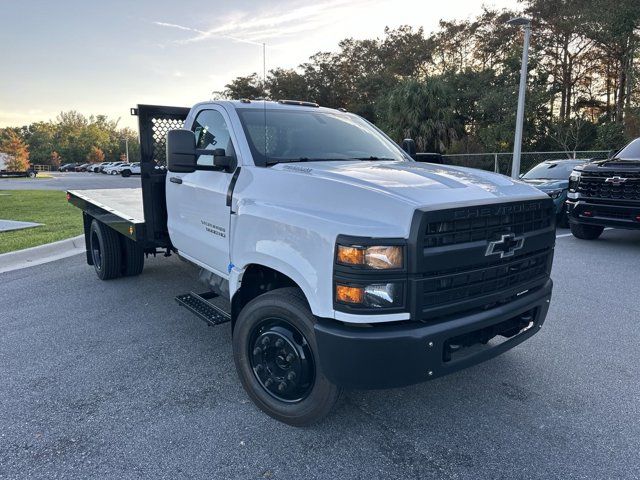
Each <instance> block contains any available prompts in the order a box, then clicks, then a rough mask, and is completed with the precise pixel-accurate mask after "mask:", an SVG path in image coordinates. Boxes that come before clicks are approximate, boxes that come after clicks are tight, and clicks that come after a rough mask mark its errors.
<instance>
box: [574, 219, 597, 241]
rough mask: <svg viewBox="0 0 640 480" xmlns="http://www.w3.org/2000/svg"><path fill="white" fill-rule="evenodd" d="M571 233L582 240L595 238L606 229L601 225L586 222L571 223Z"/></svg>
mask: <svg viewBox="0 0 640 480" xmlns="http://www.w3.org/2000/svg"><path fill="white" fill-rule="evenodd" d="M570 227H571V233H572V234H573V236H574V237H576V238H579V239H581V240H595V239H596V238H598V237H599V236H600V235H602V232H603V231H604V227H601V226H599V225H585V224H584V223H571V224H570Z"/></svg>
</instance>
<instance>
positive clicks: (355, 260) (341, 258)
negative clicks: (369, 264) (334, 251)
mask: <svg viewBox="0 0 640 480" xmlns="http://www.w3.org/2000/svg"><path fill="white" fill-rule="evenodd" d="M338 262H340V263H343V264H345V265H362V264H363V263H364V249H363V248H361V247H346V246H344V245H338Z"/></svg>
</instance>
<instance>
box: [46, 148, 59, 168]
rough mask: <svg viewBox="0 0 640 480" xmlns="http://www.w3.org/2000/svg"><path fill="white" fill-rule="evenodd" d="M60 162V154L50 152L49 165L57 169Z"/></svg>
mask: <svg viewBox="0 0 640 480" xmlns="http://www.w3.org/2000/svg"><path fill="white" fill-rule="evenodd" d="M61 162H62V159H61V158H60V154H59V153H58V152H56V151H55V150H54V151H53V152H51V156H50V157H49V165H51V166H52V167H56V168H58V167H59V166H60V163H61Z"/></svg>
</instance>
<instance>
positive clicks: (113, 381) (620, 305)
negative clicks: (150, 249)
mask: <svg viewBox="0 0 640 480" xmlns="http://www.w3.org/2000/svg"><path fill="white" fill-rule="evenodd" d="M110 180H111V179H110ZM566 232H567V231H566V230H564V231H560V232H559V233H561V234H566ZM639 267H640V232H626V231H616V230H610V231H606V232H605V233H604V235H603V236H602V238H601V239H600V240H599V241H596V242H585V241H580V240H577V239H575V238H573V237H572V236H570V235H569V236H563V237H560V238H558V240H557V247H556V258H555V264H554V270H553V279H554V281H555V291H554V297H553V300H552V305H551V310H550V313H549V316H548V319H547V322H546V323H545V326H544V327H543V328H542V330H541V331H540V333H538V334H537V335H536V336H534V337H533V338H532V339H531V340H529V341H528V342H525V343H524V344H522V345H520V346H519V347H517V348H515V349H514V350H511V351H509V352H507V353H506V354H504V355H502V356H500V357H498V358H496V359H494V360H491V361H489V362H487V363H484V364H481V365H478V366H476V367H473V368H471V369H468V370H465V371H462V372H459V373H456V374H454V375H451V376H449V377H444V378H440V379H437V380H434V381H432V382H429V383H425V384H421V385H416V386H413V387H408V388H402V389H395V390H387V391H349V392H346V393H345V394H344V395H343V397H342V399H341V401H340V403H339V405H338V408H337V409H336V411H335V412H334V414H333V415H332V416H331V417H329V418H328V419H327V420H326V421H325V422H323V423H321V424H319V425H316V426H314V427H309V428H304V429H296V428H292V427H288V426H286V425H283V424H280V423H278V422H276V421H274V420H272V419H271V418H269V417H267V416H265V415H264V414H262V413H261V412H259V411H258V410H257V409H256V408H255V407H254V406H253V404H252V403H251V402H250V401H249V400H248V398H247V396H246V395H245V393H244V392H243V390H242V388H241V386H240V382H239V381H238V379H237V377H236V373H235V371H234V367H233V360H232V357H231V342H230V331H229V328H228V326H219V327H215V328H212V327H207V326H206V325H205V324H204V323H203V322H201V321H200V320H198V319H197V318H196V317H195V316H193V315H191V314H189V313H188V312H186V311H185V310H183V309H181V308H180V307H179V306H178V305H177V304H176V303H175V302H174V300H173V297H174V296H175V295H176V294H178V293H182V292H186V291H188V290H190V289H198V288H199V287H198V286H197V284H195V283H194V280H193V278H194V277H193V276H192V274H191V272H190V269H191V267H190V266H188V265H187V264H185V263H182V262H180V261H179V260H177V259H176V258H175V257H172V258H170V259H164V258H161V257H158V258H157V259H151V260H150V261H148V263H147V265H146V266H145V271H144V273H143V275H142V276H140V277H138V278H126V279H120V280H116V281H111V282H108V283H102V282H100V281H99V280H98V279H97V278H96V276H95V274H94V272H93V270H92V268H91V267H89V266H87V265H85V264H84V259H83V257H82V255H79V256H74V257H70V258H68V259H65V260H60V261H57V262H53V263H49V264H46V265H41V266H37V267H31V268H28V269H24V270H18V271H14V272H10V273H5V274H1V275H0V285H2V289H0V328H1V331H2V335H1V336H0V379H1V384H2V388H1V389H0V411H1V412H2V413H1V414H0V477H1V478H88V477H92V478H282V479H290V478H331V479H338V478H366V479H371V478H403V479H404V478H416V479H417V478H420V479H425V478H447V479H471V478H527V479H528V478H540V479H542V478H544V479H549V478H585V479H592V478H599V479H604V478H640V461H639V456H638V452H639V451H640V422H639V421H638V418H640V382H638V378H639V377H638V368H639V366H640V349H638V344H639V343H640V330H639V329H638V318H640V307H638V302H637V298H638V293H639V292H640V275H638V271H640V269H639Z"/></svg>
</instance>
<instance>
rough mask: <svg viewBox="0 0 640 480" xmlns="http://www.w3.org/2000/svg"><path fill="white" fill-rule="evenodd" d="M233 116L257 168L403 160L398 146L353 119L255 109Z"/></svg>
mask: <svg viewBox="0 0 640 480" xmlns="http://www.w3.org/2000/svg"><path fill="white" fill-rule="evenodd" d="M237 112H238V115H239V116H240V121H241V123H242V127H243V128H244V132H245V135H246V136H247V139H248V141H249V147H250V148H251V153H252V155H253V158H254V160H255V163H256V165H259V166H265V165H270V164H274V163H281V162H300V161H308V162H312V161H319V160H351V159H355V160H407V157H405V156H404V155H403V153H402V151H401V150H400V148H399V147H398V146H396V145H395V144H394V143H393V142H391V141H389V140H388V139H387V138H386V137H385V136H384V135H382V134H381V133H380V132H378V131H377V130H376V129H375V128H374V127H372V126H371V125H370V124H369V123H367V122H366V121H365V120H363V119H361V118H359V117H357V116H355V115H349V114H343V113H337V112H326V111H324V112H323V111H309V110H298V111H296V110H293V109H286V110H285V109H282V110H280V109H278V110H276V109H267V110H266V112H265V110H263V109H257V108H256V109H254V108H241V109H238V110H237ZM265 118H266V122H265Z"/></svg>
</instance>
